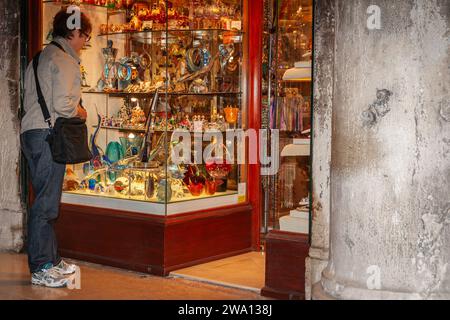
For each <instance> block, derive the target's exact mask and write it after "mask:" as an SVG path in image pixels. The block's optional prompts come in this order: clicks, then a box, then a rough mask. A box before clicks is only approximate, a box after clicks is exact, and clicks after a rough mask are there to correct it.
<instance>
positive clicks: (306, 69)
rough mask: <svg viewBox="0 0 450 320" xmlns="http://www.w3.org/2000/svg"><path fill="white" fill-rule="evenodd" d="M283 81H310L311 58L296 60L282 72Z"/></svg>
mask: <svg viewBox="0 0 450 320" xmlns="http://www.w3.org/2000/svg"><path fill="white" fill-rule="evenodd" d="M283 81H311V60H309V61H299V62H296V63H295V64H294V68H290V69H287V70H286V71H285V72H284V75H283Z"/></svg>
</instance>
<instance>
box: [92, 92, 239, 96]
mask: <svg viewBox="0 0 450 320" xmlns="http://www.w3.org/2000/svg"><path fill="white" fill-rule="evenodd" d="M83 93H90V94H104V95H108V96H110V97H128V96H133V95H134V96H152V95H153V94H154V93H153V92H123V91H121V92H104V91H83ZM166 94H167V95H169V96H230V95H241V94H242V92H207V93H193V92H167V93H165V92H160V96H161V95H166Z"/></svg>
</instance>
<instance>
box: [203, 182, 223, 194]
mask: <svg viewBox="0 0 450 320" xmlns="http://www.w3.org/2000/svg"><path fill="white" fill-rule="evenodd" d="M222 183H223V181H221V180H206V185H205V188H206V189H205V191H206V194H209V195H211V196H212V195H213V194H215V193H216V191H217V187H218V186H220V185H221V184H222Z"/></svg>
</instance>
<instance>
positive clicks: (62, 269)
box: [53, 259, 77, 275]
mask: <svg viewBox="0 0 450 320" xmlns="http://www.w3.org/2000/svg"><path fill="white" fill-rule="evenodd" d="M53 269H55V271H56V272H59V273H60V274H62V275H68V274H72V273H75V271H76V270H77V266H76V265H74V264H69V263H67V262H65V261H64V260H62V259H61V262H60V263H58V265H56V266H54V267H53Z"/></svg>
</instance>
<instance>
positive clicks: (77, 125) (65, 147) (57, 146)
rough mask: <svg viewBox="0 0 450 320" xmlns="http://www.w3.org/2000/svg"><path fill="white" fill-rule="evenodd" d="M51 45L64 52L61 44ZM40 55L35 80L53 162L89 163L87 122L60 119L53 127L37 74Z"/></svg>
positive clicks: (34, 63)
mask: <svg viewBox="0 0 450 320" xmlns="http://www.w3.org/2000/svg"><path fill="white" fill-rule="evenodd" d="M51 44H53V45H55V46H57V47H58V48H60V49H61V50H63V51H64V49H63V48H62V47H61V46H60V45H59V43H56V42H52V43H51ZM40 55H41V52H39V53H38V54H36V56H35V57H34V58H33V69H34V78H35V80H36V91H37V95H38V102H39V105H40V106H41V109H42V114H43V115H44V119H45V122H47V124H48V127H49V128H50V134H49V135H48V137H47V139H46V140H47V142H48V143H49V145H50V150H51V152H52V156H53V161H55V162H58V163H64V164H74V163H82V162H86V161H89V160H91V159H92V154H91V151H90V150H89V146H88V134H87V127H86V120H84V119H81V118H78V117H75V118H63V117H58V118H57V119H56V121H55V125H54V126H52V123H51V116H50V113H49V111H48V108H47V104H46V102H45V99H44V96H43V94H42V90H41V86H40V84H39V79H38V74H37V68H38V64H39V57H40Z"/></svg>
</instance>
